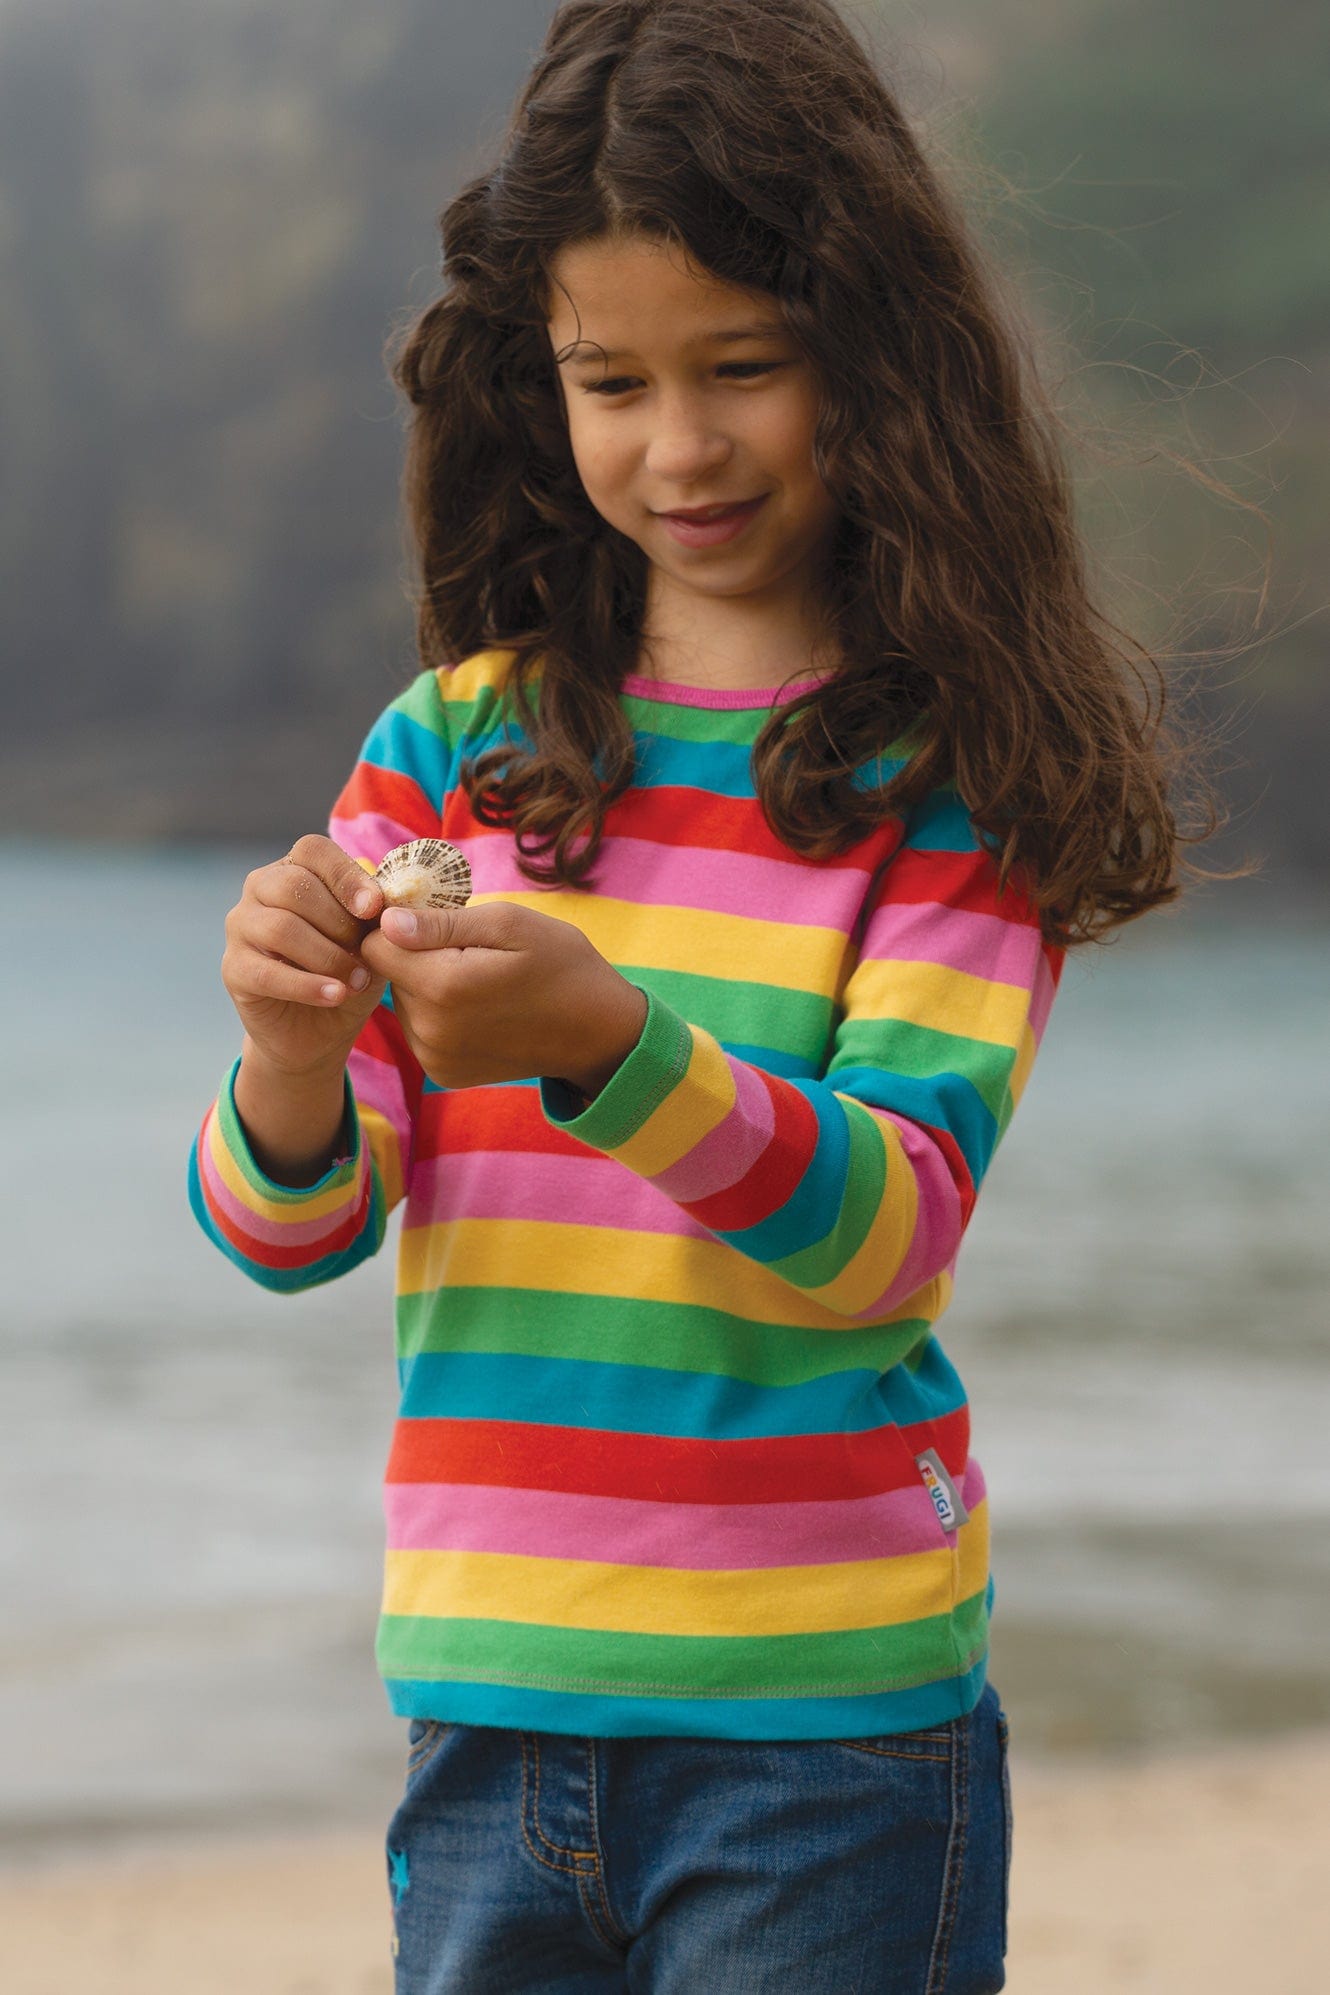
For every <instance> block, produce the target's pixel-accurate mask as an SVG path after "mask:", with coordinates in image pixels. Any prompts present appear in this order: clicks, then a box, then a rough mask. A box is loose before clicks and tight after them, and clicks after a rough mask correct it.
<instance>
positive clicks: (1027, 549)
mask: <svg viewBox="0 0 1330 1995" xmlns="http://www.w3.org/2000/svg"><path fill="white" fill-rule="evenodd" d="M440 231H441V236H442V242H443V275H444V279H445V285H444V289H443V292H442V295H440V296H439V297H438V298H437V299H436V300H435V301H434V302H433V303H431V304H430V305H428V307H427V308H426V309H425V310H424V311H423V312H422V313H420V315H419V316H418V317H417V318H416V319H415V320H414V322H413V323H411V324H410V325H409V326H408V327H407V328H406V329H405V331H404V332H403V333H402V334H401V335H400V344H399V345H398V347H397V350H396V351H395V353H393V354H392V355H391V367H392V375H393V379H394V380H395V382H396V384H397V386H398V387H399V388H400V389H401V390H402V392H403V393H404V395H405V396H406V397H407V399H408V401H409V403H410V405H411V413H410V420H409V431H408V442H407V451H406V462H405V468H404V474H403V488H402V489H403V503H404V513H405V517H406V521H407V526H408V530H409V533H410V536H411V539H412V541H413V543H414V551H415V554H416V557H417V559H418V562H419V567H420V578H419V591H418V595H417V598H416V607H417V636H418V643H419V648H420V655H421V659H422V661H423V662H424V663H425V664H426V665H432V666H441V665H449V664H455V663H457V662H458V661H459V660H461V659H462V658H465V657H467V656H469V655H470V654H471V653H473V652H475V651H477V650H480V649H487V648H491V647H506V648H508V649H510V650H511V653H512V660H511V669H510V674H509V679H508V686H509V688H510V690H511V695H512V701H513V707H512V711H513V713H514V715H515V717H516V718H517V720H518V721H519V722H520V725H521V730H522V733H523V734H524V735H525V740H522V739H521V738H520V737H517V738H515V737H513V736H512V735H510V737H509V739H508V740H507V742H506V743H504V744H501V745H499V746H498V747H495V748H492V749H490V750H489V751H488V752H487V753H485V754H483V755H481V756H479V757H478V758H477V759H476V760H475V761H474V762H473V763H471V764H469V765H468V766H467V768H466V769H465V771H464V772H463V781H464V783H465V786H466V789H467V792H468V795H469V796H470V798H471V802H472V807H473V809H474V810H475V812H476V815H477V816H478V817H479V818H480V820H481V821H482V822H485V823H488V824H493V825H504V826H509V827H511V828H512V830H513V832H514V834H515V838H516V843H517V849H518V854H519V864H520V866H521V869H522V871H523V872H524V873H525V874H526V875H527V877H528V878H530V879H532V880H534V881H539V882H549V883H553V882H559V883H562V884H565V885H573V886H576V885H588V884H593V883H594V874H593V868H594V865H595V860H596V854H597V850H598V848H599V845H600V842H601V839H602V835H603V828H604V823H605V816H606V811H607V809H608V807H609V805H610V804H611V803H612V802H613V800H614V799H615V798H616V797H617V796H619V795H620V794H621V793H622V792H623V791H624V789H625V788H626V787H627V786H628V784H629V783H630V782H631V781H632V777H633V769H634V759H633V743H632V738H631V733H630V729H629V726H628V723H627V720H626V718H625V716H624V713H623V710H622V708H621V706H620V704H619V700H618V693H619V689H620V687H621V685H622V682H623V679H624V676H625V674H626V673H628V672H630V671H632V670H633V669H634V668H635V667H637V666H638V659H639V650H640V642H641V632H642V622H643V615H644V609H645V603H646V583H647V563H646V557H645V555H644V554H643V552H642V550H641V549H640V548H639V547H638V546H637V545H636V544H635V543H634V542H632V541H631V540H629V539H628V538H627V537H626V536H625V535H623V534H621V533H619V532H617V531H616V530H615V529H613V528H611V527H610V526H608V524H607V523H606V522H605V521H604V520H603V519H602V518H601V517H600V515H599V514H598V513H597V512H596V511H595V510H594V508H593V507H592V505H591V504H590V502H589V500H588V499H587V497H586V494H585V492H584V491H583V488H582V485H581V481H580V479H579V477H578V473H577V470H576V466H575V464H574V461H573V456H572V452H571V448H570V445H569V441H568V435H567V430H566V425H565V420H564V416H563V411H562V404H561V399H560V393H559V387H558V383H557V380H556V373H555V367H554V360H553V355H552V350H551V345H550V339H549V334H548V329H547V322H548V318H549V308H550V300H551V296H552V286H551V277H550V266H551V260H552V259H553V258H554V257H555V255H556V254H557V252H558V251H559V250H560V249H562V248H564V247H565V246H568V245H572V244H577V243H581V242H585V241H588V240H592V239H596V238H618V237H623V236H631V235H644V236H647V237H650V238H652V239H655V240H658V241H661V242H663V243H668V244H671V245H673V246H675V247H676V248H678V249H680V250H682V251H683V252H684V254H685V256H686V257H687V259H688V260H689V262H690V264H691V265H692V266H693V267H695V268H700V270H701V271H702V272H703V273H709V274H710V275H712V276H714V277H716V278H719V279H720V280H721V281H723V282H726V283H729V284H732V285H736V286H741V287H747V288H749V289H750V290H755V291H760V292H763V293H766V294H767V295H769V296H770V297H771V298H773V299H775V300H777V301H778V302H779V305H780V308H781V311H782V313H783V315H784V319H785V322H786V324H787V326H788V328H789V329H790V332H791V333H792V335H793V337H794V338H795V340H796V341H797V342H798V344H799V345H800V347H801V349H802V350H803V352H804V353H805V354H806V355H807V356H808V357H809V358H810V360H811V361H812V363H813V366H814V368H815V371H816V378H817V380H818V384H819V391H820V407H819V417H818V422H817V429H816V440H815V462H816V466H817V469H818V472H819V475H820V476H821V478H822V480H823V482H824V484H825V485H826V487H827V489H828V490H829V492H830V493H831V494H832V496H833V498H834V499H835V501H836V502H837V504H838V507H839V523H838V526H837V530H836V536H835V541H834V546H833V548H832V553H831V559H830V565H829V575H828V579H827V584H826V586H827V590H828V594H829V600H828V602H827V604H826V614H827V628H828V630H829V632H830V633H831V639H832V646H833V655H834V656H835V657H836V658H837V659H838V660H839V663H838V664H837V666H836V669H835V670H834V671H833V672H832V673H831V675H830V676H829V677H828V678H826V679H824V680H823V682H822V683H821V684H819V685H818V686H817V687H816V689H815V690H810V691H804V692H802V693H799V694H797V695H796V696H794V697H792V698H791V699H789V700H788V701H787V702H786V703H784V704H783V705H779V706H777V707H775V708H774V709H773V712H772V714H771V716H770V718H769V719H768V720H767V721H766V723H765V724H764V726H763V728H762V730H761V733H760V735H759V738H758V740H757V742H756V744H755V746H754V749H753V774H754V781H755V786H756V790H757V794H758V797H759V799H760V801H761V805H762V808H763V811H764V813H765V815H766V818H767V820H768V822H769V823H770V825H771V827H772V829H773V830H774V831H775V833H776V834H777V836H778V837H780V838H781V839H782V840H783V841H784V842H785V843H786V845H787V846H789V847H790V848H791V849H792V850H793V851H795V852H798V853H801V854H804V855H807V856H809V857H813V858H817V857H822V856H826V855H829V854H832V853H835V852H838V851H842V850H844V849H845V848H846V847H847V846H849V845H851V844H853V843H855V842H857V841H858V840H860V839H862V838H863V837H864V836H865V835H866V834H867V833H868V832H869V831H870V830H871V829H872V828H873V827H874V826H875V825H878V824H880V823H881V822H882V820H883V818H884V816H886V815H888V814H899V815H903V814H904V812H905V811H906V810H907V809H908V808H909V807H910V806H911V805H912V804H913V803H915V802H916V801H917V800H918V799H919V798H921V797H922V796H923V795H924V794H925V792H926V791H928V790H929V789H930V788H931V787H933V786H936V785H937V784H939V783H943V782H948V781H950V782H954V784H955V787H956V790H957V792H958V794H959V795H960V797H961V799H962V800H963V802H964V803H965V805H966V807H967V808H968V810H969V811H970V813H971V815H972V817H973V820H974V822H975V824H976V827H977V828H978V830H979V832H980V833H981V834H982V835H983V836H984V838H985V841H986V842H987V843H988V844H989V846H990V849H992V850H993V851H994V853H995V854H996V855H997V857H998V861H999V880H1000V887H1001V886H1005V884H1006V882H1007V880H1008V878H1009V877H1011V876H1012V875H1013V874H1014V875H1015V879H1016V880H1017V881H1018V882H1019V884H1020V886H1021V888H1022V889H1023V890H1024V891H1025V892H1026V893H1028V894H1029V896H1030V898H1031V901H1032V903H1033V905H1035V906H1036V907H1037V908H1038V910H1039V919H1040V923H1041V927H1042V929H1043V932H1044V934H1045V935H1046V937H1047V938H1048V939H1049V940H1050V941H1052V942H1055V943H1058V944H1060V945H1062V946H1069V945H1071V944H1073V943H1077V942H1087V941H1095V940H1101V939H1103V938H1104V937H1105V935H1106V933H1107V931H1108V930H1110V929H1112V928H1114V927H1116V926H1118V925H1120V924H1122V923H1124V922H1127V921H1130V920H1132V919H1133V918H1135V917H1137V916H1139V915H1141V914H1144V913H1145V912H1147V911H1148V910H1149V909H1151V908H1153V907H1156V906H1159V905H1160V904H1162V903H1165V902H1168V901H1171V900H1173V899H1175V898H1176V897H1177V895H1178V893H1179V892H1180V880H1179V872H1180V869H1185V870H1187V871H1191V872H1199V871H1200V869H1199V868H1196V867H1194V866H1193V865H1191V864H1190V862H1187V861H1185V860H1184V859H1183V858H1182V855H1181V853H1180V850H1179V848H1180V846H1181V845H1183V844H1184V843H1199V842H1200V840H1201V839H1203V838H1205V837H1208V836H1209V835H1210V834H1211V833H1212V832H1213V831H1214V830H1215V829H1217V827H1218V825H1219V824H1220V823H1222V822H1223V814H1222V811H1221V809H1220V808H1219V806H1218V804H1217V802H1216V800H1215V797H1214V794H1213V792H1212V791H1211V790H1210V788H1209V785H1208V783H1207V782H1206V781H1205V779H1204V778H1201V795H1202V804H1203V808H1202V815H1203V817H1204V820H1205V821H1204V823H1203V824H1202V825H1201V828H1200V829H1199V831H1196V832H1194V833H1191V834H1188V833H1187V832H1186V831H1184V829H1183V828H1182V825H1181V820H1180V817H1179V814H1178V810H1177V799H1176V797H1175V796H1174V794H1173V786H1174V778H1175V776H1176V774H1177V771H1178V770H1179V768H1181V767H1182V766H1183V765H1184V764H1188V765H1189V764H1190V760H1191V758H1190V756H1189V754H1188V751H1187V746H1186V742H1185V740H1184V739H1182V738H1179V737H1175V736H1174V735H1173V734H1172V733H1171V732H1168V731H1166V730H1165V728H1164V724H1163V723H1164V712H1165V707H1166V705H1167V704H1168V700H1167V689H1166V685H1165V681H1164V677H1163V674H1162V673H1161V671H1160V669H1159V666H1158V662H1157V660H1156V659H1154V658H1153V657H1152V655H1151V654H1150V653H1149V652H1148V651H1147V650H1145V648H1144V647H1143V646H1141V645H1139V644H1137V643H1136V642H1135V641H1134V640H1131V639H1125V640H1124V642H1123V643H1121V644H1120V643H1119V642H1118V640H1119V639H1122V638H1123V633H1121V632H1119V631H1118V630H1117V628H1116V626H1115V625H1113V624H1112V623H1111V622H1110V621H1109V620H1108V619H1107V618H1106V617H1105V616H1104V615H1103V614H1102V613H1101V612H1100V610H1099V609H1098V608H1097V607H1096V605H1095V604H1094V602H1093V601H1092V600H1091V588H1090V584H1089V580H1088V575H1087V566H1086V559H1085V550H1084V547H1083V545H1082V541H1081V537H1080V534H1079V531H1078V527H1077V524H1076V520H1075V516H1074V506H1073V495H1072V489H1071V483H1070V479H1069V476H1068V473H1067V470H1066V468H1065V466H1064V463H1063V459H1062V453H1061V449H1060V446H1059V441H1058V434H1059V428H1060V418H1059V417H1057V416H1055V414H1054V412H1053V410H1052V406H1051V403H1050V401H1049V398H1048V397H1047V395H1046V393H1045V391H1044V390H1043V389H1042V387H1041V386H1040V384H1039V381H1038V371H1037V367H1036V366H1035V364H1034V362H1033V361H1032V359H1031V355H1030V351H1029V339H1028V334H1027V333H1026V331H1025V329H1024V327H1023V325H1022V323H1021V319H1020V315H1019V313H1018V312H1016V311H1015V310H1014V309H1013V307H1012V304H1011V302H1010V300H1009V298H1008V297H1007V296H1006V292H1005V287H1004V285H1003V283H1002V281H1001V279H1000V277H999V276H998V275H997V273H996V271H995V270H994V269H993V268H991V267H990V266H989V264H988V262H987V260H986V256H985V253H984V252H983V251H982V250H981V248H980V247H979V245H978V243H977V241H976V240H975V239H973V237H972V235H971V232H970V228H969V226H968V223H967V221H966V218H965V216H964V213H963V211H962V210H961V208H960V207H959V205H958V203H957V201H956V200H955V199H954V198H953V197H952V195H951V194H950V193H949V192H948V190H947V189H946V188H945V187H944V185H943V184H942V182H941V180H940V178H939V176H938V175H937V174H936V173H935V172H934V171H933V170H932V168H931V167H930V165H929V162H928V161H927V159H926V158H925V157H924V154H923V152H922V150H921V147H920V145H919V143H918V142H917V141H916V138H915V136H914V135H913V133H912V131H911V129H910V126H909V124H908V123H907V121H906V118H905V117H904V116H903V114H902V112H901V109H900V108H899V106H898V104H897V101H896V99H895V98H894V97H893V95H892V92H891V91H890V90H889V88H888V87H887V85H886V83H885V82H884V81H883V79H882V77H881V76H880V75H879V73H878V70H877V67H876V65H875V63H874V61H873V60H872V59H871V58H870V56H869V54H868V53H867V52H866V50H865V49H864V48H863V47H862V46H861V45H860V42H859V41H858V40H857V39H856V37H855V35H854V34H853V33H852V32H851V30H850V28H849V27H848V26H847V24H846V22H845V21H844V20H843V19H842V17H841V16H840V15H839V14H838V13H837V11H836V10H835V8H834V7H833V6H832V5H831V4H830V0H567V4H565V5H563V6H561V7H560V8H559V10H558V12H557V13H556V14H555V16H554V18H553V20H552V22H551V23H550V26H549V29H548V32H547V35H546V38H545V42H544V45H543V47H542V49H541V50H540V52H539V54H538V56H537V58H536V61H535V65H534V68H533V69H532V71H531V74H530V76H529V78H528V80H527V82H526V84H525V86H524V87H523V89H522V91H521V92H520V95H519V97H518V99H517V102H516V104H515V106H514V109H513V112H512V115H511V117H510V119H509V121H508V126H507V129H506V132H505V134H504V138H503V141H502V144H501V147H500V156H499V158H498V160H497V163H496V164H495V165H493V166H492V167H491V168H490V169H489V170H488V171H485V172H483V173H480V174H479V175H477V176H476V177H475V178H473V179H471V180H470V181H469V182H468V183H467V184H466V185H465V186H463V188H462V189H461V191H460V192H459V193H458V194H457V196H456V197H455V199H453V200H452V201H450V202H449V204H448V206H447V207H446V209H445V210H444V212H443V214H442V217H441V219H440ZM639 669H640V668H639ZM902 743H906V744H907V745H908V754H907V756H906V759H905V760H904V762H903V766H901V767H899V768H898V769H895V770H894V771H892V772H890V780H881V779H882V778H883V777H885V776H886V775H887V774H888V772H887V771H885V770H883V769H881V768H880V767H879V766H878V765H877V762H876V758H878V757H879V756H882V755H884V754H885V752H886V751H887V750H888V749H890V748H892V747H893V745H895V747H896V757H895V759H896V760H899V759H900V745H901V744H902ZM528 744H529V745H528ZM866 772H867V773H866ZM875 777H876V778H877V779H878V780H874V778H875ZM1218 877H1232V875H1219V876H1218Z"/></svg>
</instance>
